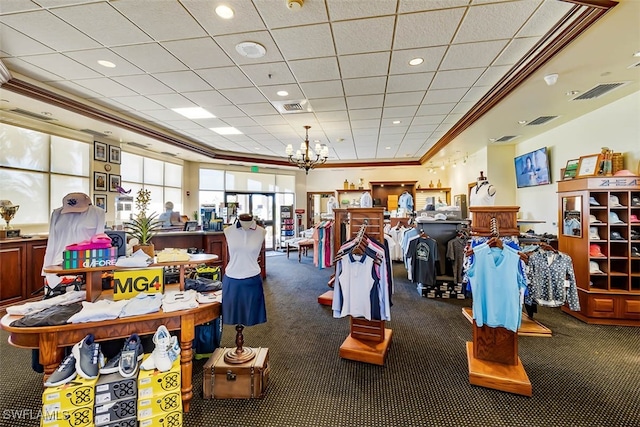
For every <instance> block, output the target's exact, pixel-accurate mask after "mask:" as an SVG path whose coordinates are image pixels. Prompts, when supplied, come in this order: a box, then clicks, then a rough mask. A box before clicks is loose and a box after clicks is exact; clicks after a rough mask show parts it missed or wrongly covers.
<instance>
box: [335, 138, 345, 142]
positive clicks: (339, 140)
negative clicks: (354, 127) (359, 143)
mask: <svg viewBox="0 0 640 427" xmlns="http://www.w3.org/2000/svg"><path fill="white" fill-rule="evenodd" d="M336 142H344V138H338V139H336Z"/></svg>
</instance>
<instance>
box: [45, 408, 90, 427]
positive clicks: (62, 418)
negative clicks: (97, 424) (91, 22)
mask: <svg viewBox="0 0 640 427" xmlns="http://www.w3.org/2000/svg"><path fill="white" fill-rule="evenodd" d="M40 425H41V426H42V427H93V425H94V424H93V406H80V407H77V408H72V409H62V410H60V409H52V410H47V409H46V408H43V409H42V418H41V419H40Z"/></svg>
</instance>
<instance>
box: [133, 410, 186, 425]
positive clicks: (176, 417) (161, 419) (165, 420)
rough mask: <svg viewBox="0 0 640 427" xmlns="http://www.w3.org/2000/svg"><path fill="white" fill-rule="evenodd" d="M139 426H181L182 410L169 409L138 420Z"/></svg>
mask: <svg viewBox="0 0 640 427" xmlns="http://www.w3.org/2000/svg"><path fill="white" fill-rule="evenodd" d="M139 427H182V411H171V412H166V413H164V414H160V415H156V416H155V417H152V418H148V419H146V420H142V421H140V426H139Z"/></svg>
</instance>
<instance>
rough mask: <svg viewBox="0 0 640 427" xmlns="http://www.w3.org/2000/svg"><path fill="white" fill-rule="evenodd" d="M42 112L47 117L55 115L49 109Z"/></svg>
mask: <svg viewBox="0 0 640 427" xmlns="http://www.w3.org/2000/svg"><path fill="white" fill-rule="evenodd" d="M40 114H42V115H43V116H47V117H51V116H53V114H51V113H50V112H48V111H43V112H42V113H40Z"/></svg>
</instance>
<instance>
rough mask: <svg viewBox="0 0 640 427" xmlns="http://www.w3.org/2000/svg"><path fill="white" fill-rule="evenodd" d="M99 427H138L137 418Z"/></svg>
mask: <svg viewBox="0 0 640 427" xmlns="http://www.w3.org/2000/svg"><path fill="white" fill-rule="evenodd" d="M100 427H138V418H136V417H133V418H127V419H124V420H117V421H114V422H111V423H109V424H103V425H102V426H100Z"/></svg>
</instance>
